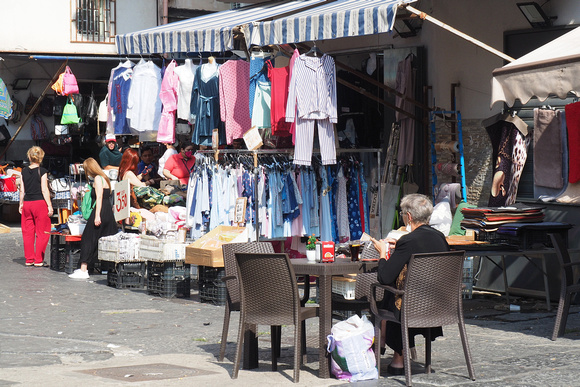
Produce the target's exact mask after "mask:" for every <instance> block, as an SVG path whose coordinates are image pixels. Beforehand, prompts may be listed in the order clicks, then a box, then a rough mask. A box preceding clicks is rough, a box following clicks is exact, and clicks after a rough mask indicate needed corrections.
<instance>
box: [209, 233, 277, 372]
mask: <svg viewBox="0 0 580 387" xmlns="http://www.w3.org/2000/svg"><path fill="white" fill-rule="evenodd" d="M222 251H223V255H224V268H225V277H224V278H222V281H224V282H225V283H226V290H227V301H226V311H225V313H224V325H223V328H222V342H221V345H220V356H219V361H223V360H224V356H225V353H226V342H227V340H228V329H229V327H230V315H231V313H232V312H239V311H240V286H239V284H238V263H237V262H236V253H273V252H274V247H272V244H271V243H270V242H248V243H226V244H224V245H223V246H222Z"/></svg>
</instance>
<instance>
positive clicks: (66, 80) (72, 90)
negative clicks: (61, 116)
mask: <svg viewBox="0 0 580 387" xmlns="http://www.w3.org/2000/svg"><path fill="white" fill-rule="evenodd" d="M62 83H63V87H62V88H63V92H62V94H63V95H71V94H78V92H79V85H78V84H77V79H76V77H75V76H74V74H73V73H72V71H70V67H68V66H66V70H65V71H64V77H63V80H62Z"/></svg>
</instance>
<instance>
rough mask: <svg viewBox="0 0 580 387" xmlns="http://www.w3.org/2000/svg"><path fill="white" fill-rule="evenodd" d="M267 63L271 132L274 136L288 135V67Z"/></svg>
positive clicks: (289, 125)
mask: <svg viewBox="0 0 580 387" xmlns="http://www.w3.org/2000/svg"><path fill="white" fill-rule="evenodd" d="M266 63H267V64H268V78H270V82H271V84H272V86H271V91H270V93H271V98H272V100H271V106H270V121H271V125H272V134H273V135H274V136H281V137H288V136H290V127H291V125H292V123H291V122H286V102H287V101H288V87H289V84H290V76H289V74H290V68H289V66H286V67H279V68H276V67H273V66H272V62H271V61H267V62H266Z"/></svg>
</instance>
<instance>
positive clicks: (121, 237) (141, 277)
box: [99, 234, 147, 289]
mask: <svg viewBox="0 0 580 387" xmlns="http://www.w3.org/2000/svg"><path fill="white" fill-rule="evenodd" d="M139 243H140V238H139V235H137V234H117V235H112V236H108V237H102V238H101V239H99V260H100V261H108V262H112V263H111V264H110V265H109V270H108V271H107V285H109V286H112V287H114V288H117V289H127V288H137V289H142V288H143V287H144V286H145V278H146V268H147V267H146V263H145V260H143V259H142V258H141V257H139Z"/></svg>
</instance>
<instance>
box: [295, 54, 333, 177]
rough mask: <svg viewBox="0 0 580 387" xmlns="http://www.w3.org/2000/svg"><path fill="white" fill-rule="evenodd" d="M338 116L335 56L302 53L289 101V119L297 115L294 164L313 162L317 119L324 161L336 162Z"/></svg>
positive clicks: (296, 68)
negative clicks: (335, 137)
mask: <svg viewBox="0 0 580 387" xmlns="http://www.w3.org/2000/svg"><path fill="white" fill-rule="evenodd" d="M337 117H338V116H337V109H336V69H335V65H334V59H332V57H330V56H328V55H323V56H322V57H310V56H306V55H304V54H302V55H300V56H299V57H298V58H297V59H296V61H295V63H294V68H293V69H292V77H291V79H290V90H289V93H288V102H287V105H286V121H287V122H293V121H294V120H295V119H296V139H295V145H294V164H297V165H307V166H309V165H311V162H312V146H313V139H314V123H315V122H316V123H317V124H318V141H319V143H320V154H321V156H322V164H323V165H330V164H336V142H335V139H334V124H336V122H337V120H338V118H337Z"/></svg>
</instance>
